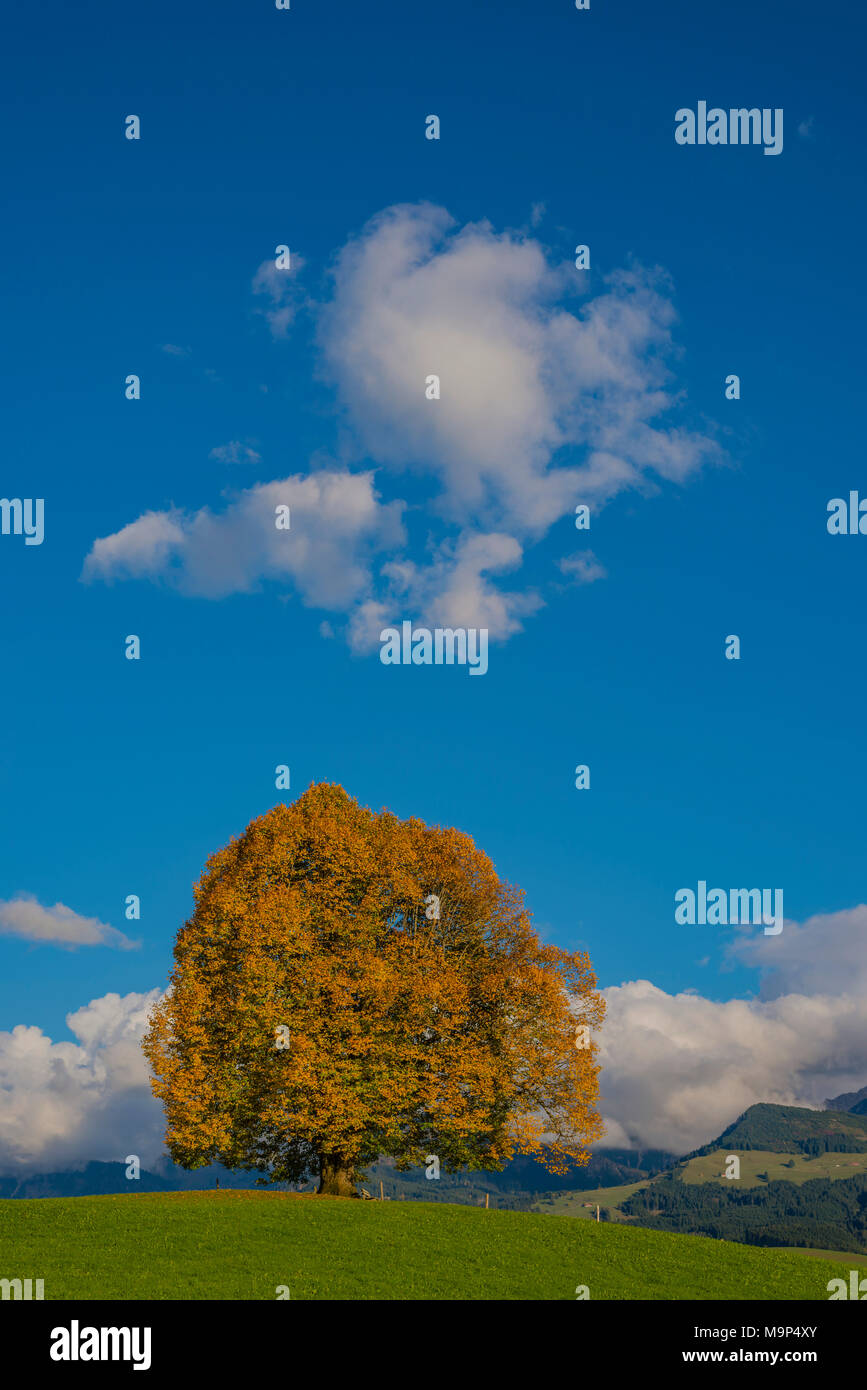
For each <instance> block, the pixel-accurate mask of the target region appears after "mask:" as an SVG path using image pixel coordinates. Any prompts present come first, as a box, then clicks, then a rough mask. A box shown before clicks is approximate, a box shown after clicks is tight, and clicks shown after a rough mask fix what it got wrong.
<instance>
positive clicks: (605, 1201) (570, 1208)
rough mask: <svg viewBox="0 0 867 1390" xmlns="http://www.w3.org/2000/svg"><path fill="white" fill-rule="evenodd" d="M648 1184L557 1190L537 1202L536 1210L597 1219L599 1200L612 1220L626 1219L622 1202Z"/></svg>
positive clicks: (633, 1183)
mask: <svg viewBox="0 0 867 1390" xmlns="http://www.w3.org/2000/svg"><path fill="white" fill-rule="evenodd" d="M646 1186H647V1182H646V1181H645V1182H630V1183H623V1184H622V1185H621V1186H619V1187H594V1188H592V1189H589V1190H588V1191H586V1192H580V1191H574V1192H572V1191H566V1192H556V1193H555V1194H554V1195H553V1197H545V1198H542V1199H540V1201H538V1202H536V1203H535V1205H534V1210H535V1211H541V1212H551V1213H553V1214H554V1215H555V1216H577V1217H579V1218H582V1219H586V1220H590V1221H595V1220H596V1203H597V1202H598V1203H599V1206H600V1207H604V1208H605V1209H606V1210H607V1211H608V1212H609V1214H610V1218H611V1220H612V1221H626V1220H628V1218H627V1217H625V1216H622V1215H621V1213H620V1203H621V1202H625V1201H626V1200H627V1198H629V1197H632V1196H633V1195H634V1194H635V1193H636V1192H640V1191H641V1189H642V1188H643V1187H646Z"/></svg>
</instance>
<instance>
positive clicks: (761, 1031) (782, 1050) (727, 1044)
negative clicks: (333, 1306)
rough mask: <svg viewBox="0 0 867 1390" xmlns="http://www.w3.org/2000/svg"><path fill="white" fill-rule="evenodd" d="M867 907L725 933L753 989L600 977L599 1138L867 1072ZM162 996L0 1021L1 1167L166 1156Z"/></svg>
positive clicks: (725, 1111)
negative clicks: (677, 990) (35, 1022)
mask: <svg viewBox="0 0 867 1390" xmlns="http://www.w3.org/2000/svg"><path fill="white" fill-rule="evenodd" d="M865 929H867V906H865V905H863V904H862V905H860V906H858V907H854V908H850V909H846V910H844V911H842V912H835V913H829V914H827V915H821V916H816V917H811V918H809V919H808V920H807V921H806V922H804V923H803V924H798V923H788V922H787V923H786V933H785V936H784V940H785V950H784V951H780V950H779V943H778V942H777V941H776V940H775V941H774V948H775V949H774V951H773V953H771V952H770V950H769V945H768V940H767V939H766V938H765V937H764V936H755V937H752V936H745V937H742V938H739V939H738V940H736V941H735V942H733V943H732V945H731V947H730V948H729V949H730V952H731V954H732V955H733V956H738V957H740V958H742V959H744V960H745V961H746V962H748V963H749V964H751V965H753V966H755V967H756V969H757V970H759V971H760V979H761V990H760V994H759V995H758V996H757V997H752V998H748V999H731V1000H727V1001H724V1002H717V1001H715V1000H711V999H708V998H705V997H703V996H702V995H699V994H698V993H694V992H684V993H681V994H666V992H665V991H664V990H662V989H659V988H658V987H657V986H656V985H654V984H652V983H651V982H650V981H648V980H635V981H631V982H628V983H625V984H621V985H615V986H610V987H609V988H607V989H606V990H605V991H604V993H605V997H606V999H607V1001H608V1014H607V1017H606V1019H605V1023H604V1025H603V1028H602V1031H601V1035H600V1060H601V1063H602V1068H603V1069H602V1078H601V1081H602V1085H601V1090H602V1102H601V1109H602V1113H603V1116H604V1117H605V1120H606V1125H607V1133H606V1136H605V1138H604V1140H603V1141H602V1145H603V1146H607V1147H611V1148H620V1147H623V1148H656V1149H666V1150H669V1151H672V1152H676V1153H686V1152H688V1151H689V1150H691V1149H694V1148H697V1147H699V1146H700V1145H702V1144H705V1143H707V1142H708V1141H709V1140H711V1139H713V1138H715V1137H716V1136H717V1135H718V1134H719V1133H721V1131H722V1130H723V1129H725V1128H726V1126H727V1125H729V1124H730V1123H731V1122H732V1121H733V1120H734V1119H736V1118H737V1116H738V1115H739V1114H741V1113H742V1111H744V1110H746V1109H747V1107H748V1106H750V1105H754V1104H757V1103H758V1102H761V1101H769V1102H773V1103H777V1104H781V1105H803V1106H807V1107H815V1108H820V1107H821V1105H822V1102H823V1100H824V1099H825V1097H826V1096H828V1095H832V1094H837V1093H839V1092H843V1091H848V1090H858V1089H860V1087H862V1086H863V1085H865V1084H867V962H865V960H864V953H863V940H864V932H865ZM160 995H161V991H160V990H159V989H154V990H151V991H150V992H149V993H147V994H128V995H125V996H124V997H121V996H119V995H117V994H107V995H105V996H103V997H102V998H100V999H94V1000H91V1002H90V1003H89V1004H86V1005H85V1006H84V1007H83V1008H80V1009H78V1010H77V1011H76V1012H75V1013H73V1014H70V1015H68V1017H67V1025H68V1027H69V1029H70V1031H71V1032H72V1033H73V1035H74V1037H75V1038H76V1041H75V1042H53V1041H52V1040H51V1039H50V1038H49V1037H47V1036H46V1035H45V1034H44V1033H43V1032H42V1030H41V1029H39V1028H36V1027H28V1026H27V1025H25V1024H19V1025H18V1026H17V1027H15V1028H13V1029H12V1031H11V1032H5V1033H4V1032H0V1093H2V1096H3V1104H2V1106H0V1173H4V1174H8V1173H28V1172H38V1171H53V1170H57V1169H58V1168H63V1167H73V1166H75V1165H76V1164H83V1163H86V1162H88V1161H89V1160H91V1159H100V1160H104V1161H111V1160H115V1161H118V1162H119V1161H121V1160H122V1159H124V1158H125V1156H126V1155H127V1154H129V1153H135V1154H138V1155H139V1157H140V1158H141V1160H142V1163H143V1164H144V1165H145V1166H147V1165H148V1164H151V1165H152V1164H154V1163H155V1162H156V1161H157V1160H158V1159H159V1158H161V1157H164V1153H165V1151H164V1148H163V1142H162V1136H163V1129H164V1125H163V1114H162V1108H161V1107H160V1105H159V1104H158V1102H157V1101H156V1100H154V1098H153V1097H152V1095H151V1092H150V1086H149V1081H148V1070H147V1064H146V1062H145V1058H144V1056H143V1054H142V1052H141V1049H140V1040H141V1037H142V1034H143V1032H144V1030H145V1026H146V1020H147V1015H148V1012H149V1010H150V1009H151V1008H152V1006H153V1005H154V1004H155V1003H156V1002H157V1000H158V999H159V997H160Z"/></svg>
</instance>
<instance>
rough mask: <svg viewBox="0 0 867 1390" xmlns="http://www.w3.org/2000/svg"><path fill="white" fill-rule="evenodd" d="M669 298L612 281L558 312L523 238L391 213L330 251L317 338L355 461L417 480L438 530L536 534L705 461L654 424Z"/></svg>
mask: <svg viewBox="0 0 867 1390" xmlns="http://www.w3.org/2000/svg"><path fill="white" fill-rule="evenodd" d="M667 291H668V286H667V283H666V281H665V280H664V277H662V276H661V275H660V274H658V273H648V272H644V271H640V270H637V269H636V270H632V271H621V272H619V273H618V274H616V275H613V276H611V277H609V279H608V282H607V286H606V289H605V290H604V292H603V293H601V294H600V295H599V296H598V297H597V298H595V299H593V300H590V301H589V302H587V303H585V304H584V305H583V307H582V308H580V309H578V310H577V311H575V312H572V311H571V310H570V309H568V308H566V307H564V305H563V302H562V301H563V300H564V299H567V298H568V297H569V296H570V294H575V293H577V287H576V284H575V279H574V275H572V274H571V266H570V267H569V275H568V278H567V275H566V274H565V273H564V271H563V269H562V268H561V269H552V267H551V266H549V264H548V261H547V259H546V256H545V253H544V250H543V248H542V246H541V245H540V243H539V242H538V241H536V240H534V239H532V238H530V237H520V236H517V235H514V234H512V233H509V232H503V233H497V232H495V231H494V229H493V228H492V227H491V226H490V225H489V224H488V223H487V222H483V223H476V224H471V225H469V226H466V227H463V228H458V227H457V226H456V224H455V223H454V221H453V219H452V218H451V217H450V216H449V214H448V212H446V210H445V209H444V208H441V207H436V206H433V205H431V204H420V205H412V206H409V205H403V206H399V207H393V208H389V209H387V210H386V211H385V212H383V213H380V214H379V215H378V216H377V217H375V218H373V219H372V221H371V222H369V223H368V224H367V226H366V227H365V228H364V230H363V232H362V233H361V235H360V236H359V237H358V238H357V239H355V240H353V241H351V242H350V243H349V244H348V245H347V246H346V247H345V249H344V250H343V252H342V253H341V254H340V256H339V258H338V261H337V265H336V268H335V271H334V296H333V300H332V301H331V302H330V303H329V304H328V305H327V306H325V308H324V309H323V311H322V314H321V321H320V331H319V341H320V344H321V347H322V351H323V354H324V358H325V362H326V366H327V370H328V372H329V373H330V375H331V377H332V379H333V380H334V382H335V384H336V387H337V390H338V393H339V396H340V399H341V401H342V402H343V404H344V406H345V408H346V410H347V412H348V415H349V418H350V420H351V422H352V424H353V426H354V428H355V430H356V433H357V435H358V438H359V440H360V443H361V446H362V448H363V449H364V451H366V452H367V453H368V454H369V455H371V456H372V457H374V458H375V459H377V461H379V462H381V463H384V464H386V465H388V466H390V467H392V468H396V469H403V468H414V469H417V470H421V471H424V472H426V473H429V474H433V475H434V476H435V478H436V479H437V480H438V481H439V484H440V487H441V495H440V505H441V509H442V511H443V514H444V515H445V516H447V517H448V518H450V519H452V520H455V519H464V518H466V517H470V518H471V519H472V520H474V521H475V522H477V523H481V524H483V525H484V526H485V527H493V528H495V529H503V530H505V531H507V532H509V533H511V534H513V535H518V536H521V535H526V536H536V537H538V536H539V535H541V534H542V533H543V532H544V531H545V530H546V529H547V528H548V527H549V526H550V525H551V524H552V523H553V522H554V521H555V520H557V519H558V518H559V517H560V516H562V515H563V513H564V512H565V511H566V510H567V509H571V506H572V505H574V502H575V499H576V498H577V499H580V500H584V501H587V502H590V501H594V502H597V503H598V502H602V501H605V500H607V499H608V498H610V497H612V496H613V495H614V494H615V493H617V492H619V491H621V490H622V489H623V488H625V487H639V488H646V487H647V486H649V485H653V481H654V478H656V479H658V478H665V479H671V480H675V481H678V482H682V481H684V480H685V479H686V478H687V477H688V475H689V474H690V473H692V472H693V471H695V470H696V469H697V468H698V467H699V466H700V465H701V463H702V462H703V461H705V460H706V459H708V458H711V457H713V456H714V455H715V453H716V448H715V445H714V444H713V442H712V441H711V440H710V439H708V438H706V437H704V436H702V435H700V434H696V433H692V432H690V431H688V430H687V429H685V428H683V427H681V426H677V425H666V424H663V423H661V418H662V417H665V416H666V415H667V414H668V413H669V412H670V411H671V410H672V409H673V408H674V407H675V406H676V405H677V404H678V397H677V395H676V394H675V393H674V392H673V391H672V390H671V388H670V383H669V370H668V368H667V366H666V358H667V357H668V356H669V355H670V354H671V352H672V348H673V343H672V337H671V330H672V325H673V323H674V318H675V315H674V310H673V307H672V305H671V302H670V300H669V298H668V297H667ZM429 375H437V376H439V378H440V383H441V396H440V399H439V400H428V399H427V398H426V395H425V381H426V378H427V377H428V376H429Z"/></svg>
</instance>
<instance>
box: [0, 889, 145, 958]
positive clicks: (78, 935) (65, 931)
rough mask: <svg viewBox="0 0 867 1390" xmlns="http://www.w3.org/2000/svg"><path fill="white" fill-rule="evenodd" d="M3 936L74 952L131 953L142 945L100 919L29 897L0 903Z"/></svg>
mask: <svg viewBox="0 0 867 1390" xmlns="http://www.w3.org/2000/svg"><path fill="white" fill-rule="evenodd" d="M0 935H6V936H20V937H23V938H24V939H25V940H26V941H50V942H52V943H54V944H55V945H59V946H68V947H71V948H74V947H76V946H114V947H117V948H118V949H119V950H121V951H132V950H135V949H136V948H137V947H138V946H140V945H141V942H139V941H131V940H130V938H129V937H128V936H124V934H123V932H122V931H118V930H117V928H116V927H111V926H109V925H108V924H107V923H106V922H100V921H99V919H98V918H97V917H82V916H81V915H80V914H79V913H78V912H73V910H72V908H71V907H64V905H63V903H55V904H54V906H53V907H43V906H42V904H41V903H40V902H37V900H36V898H35V897H33V895H32V894H30V893H20V894H19V895H18V897H17V898H10V899H9V900H8V901H6V902H3V901H0Z"/></svg>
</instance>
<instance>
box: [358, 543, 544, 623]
mask: <svg viewBox="0 0 867 1390" xmlns="http://www.w3.org/2000/svg"><path fill="white" fill-rule="evenodd" d="M521 556H522V551H521V546H520V545H519V544H518V542H517V541H516V540H515V539H514V537H513V536H505V535H497V534H488V535H484V534H472V533H469V532H464V533H463V535H462V536H461V538H460V540H459V541H458V542H457V543H455V544H449V543H447V544H445V545H443V546H441V547H440V548H439V550H438V551H437V552H436V554H435V555H434V556H433V558H432V559H431V560H430V561H429V562H428V563H427V564H424V565H417V564H416V563H415V562H414V561H412V560H401V561H391V562H389V563H387V564H384V565H383V566H382V570H381V573H382V576H383V578H384V579H385V581H386V585H385V588H386V593H387V597H386V598H385V599H384V600H371V601H368V602H367V603H365V604H362V605H361V606H360V607H359V608H358V609H357V610H356V612H355V613H354V615H353V618H352V621H351V623H350V627H349V637H350V642H351V645H352V646H353V647H354V648H355V650H357V651H366V650H368V649H370V648H372V647H374V646H376V645H378V643H379V634H380V632H381V630H382V628H383V627H390V626H392V625H393V624H395V623H397V622H399V621H401V620H402V619H404V618H409V619H412V620H414V621H417V622H421V623H423V624H425V625H426V626H428V627H432V628H433V627H482V628H487V629H488V631H489V633H490V635H491V637H492V638H497V639H499V640H501V641H502V640H504V639H505V638H507V637H510V636H512V634H513V633H515V632H519V631H520V629H521V626H522V623H521V619H522V618H524V617H527V616H528V615H529V614H531V613H534V612H536V610H537V609H538V608H540V607H541V605H542V599H541V598H540V597H539V595H538V594H535V593H523V594H522V593H509V592H506V591H504V590H502V589H500V588H498V587H497V586H496V585H495V584H494V583H492V582H491V580H490V579H489V577H488V576H489V575H490V574H497V573H500V572H502V571H503V570H510V569H514V568H516V567H517V566H518V565H519V564H520V562H521Z"/></svg>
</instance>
